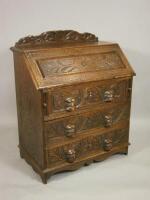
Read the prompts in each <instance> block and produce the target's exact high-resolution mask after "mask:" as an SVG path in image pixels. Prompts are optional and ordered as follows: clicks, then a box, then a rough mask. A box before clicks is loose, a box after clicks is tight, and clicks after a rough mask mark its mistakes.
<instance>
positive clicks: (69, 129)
mask: <svg viewBox="0 0 150 200" xmlns="http://www.w3.org/2000/svg"><path fill="white" fill-rule="evenodd" d="M74 134H75V125H74V124H68V125H67V126H66V127H65V135H66V136H67V137H73V136H74Z"/></svg>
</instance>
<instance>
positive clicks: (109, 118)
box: [104, 115, 113, 127]
mask: <svg viewBox="0 0 150 200" xmlns="http://www.w3.org/2000/svg"><path fill="white" fill-rule="evenodd" d="M104 120H105V127H110V126H112V122H113V121H112V116H111V115H105V116H104Z"/></svg>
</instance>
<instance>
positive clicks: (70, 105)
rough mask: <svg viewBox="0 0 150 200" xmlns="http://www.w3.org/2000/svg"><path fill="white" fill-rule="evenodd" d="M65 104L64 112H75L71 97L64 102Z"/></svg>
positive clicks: (73, 100) (73, 101)
mask: <svg viewBox="0 0 150 200" xmlns="http://www.w3.org/2000/svg"><path fill="white" fill-rule="evenodd" d="M65 103H66V111H68V112H71V111H74V110H75V99H74V98H73V97H68V98H67V99H66V100H65Z"/></svg>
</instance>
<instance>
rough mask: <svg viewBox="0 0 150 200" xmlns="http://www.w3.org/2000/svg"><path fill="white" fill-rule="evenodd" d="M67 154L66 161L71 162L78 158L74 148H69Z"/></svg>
mask: <svg viewBox="0 0 150 200" xmlns="http://www.w3.org/2000/svg"><path fill="white" fill-rule="evenodd" d="M65 155H66V161H67V162H69V163H73V162H74V161H75V159H76V152H75V150H74V149H68V150H67V151H66V153H65Z"/></svg>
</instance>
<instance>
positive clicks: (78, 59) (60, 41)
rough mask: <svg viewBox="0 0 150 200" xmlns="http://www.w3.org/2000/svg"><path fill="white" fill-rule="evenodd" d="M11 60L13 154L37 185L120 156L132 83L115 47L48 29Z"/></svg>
mask: <svg viewBox="0 0 150 200" xmlns="http://www.w3.org/2000/svg"><path fill="white" fill-rule="evenodd" d="M11 50H12V51H13V55H14V65H15V81H16V99H17V113H18V129H19V148H20V155H21V157H22V158H24V159H25V160H26V161H27V162H28V163H29V164H30V165H31V166H32V167H33V169H34V170H35V171H36V172H37V173H38V174H39V175H40V176H41V178H42V181H43V183H47V179H48V178H49V177H50V176H51V175H52V174H55V173H57V172H60V171H68V170H75V169H77V168H79V167H81V166H83V165H89V164H90V163H92V162H94V161H101V160H103V159H105V158H107V157H108V156H111V155H113V154H116V153H123V154H127V152H128V144H129V120H130V105H131V92H132V78H133V75H135V73H134V71H133V70H132V68H131V66H130V64H129V63H128V61H127V59H126V57H125V56H124V54H123V52H122V51H121V49H120V47H119V45H118V44H116V43H109V42H99V41H98V38H97V37H96V36H95V35H93V34H91V33H82V34H81V33H78V32H76V31H72V30H66V31H48V32H45V33H42V34H40V35H38V36H28V37H25V38H22V39H20V40H19V41H18V42H17V43H16V44H15V46H14V47H12V48H11Z"/></svg>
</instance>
